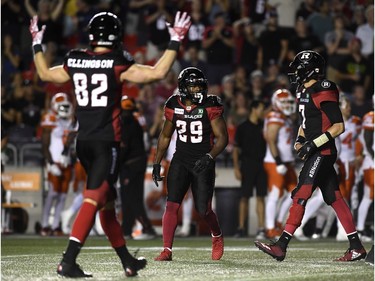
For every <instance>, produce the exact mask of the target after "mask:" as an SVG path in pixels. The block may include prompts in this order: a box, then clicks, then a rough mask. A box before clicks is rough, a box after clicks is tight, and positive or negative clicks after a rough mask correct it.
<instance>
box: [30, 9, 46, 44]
mask: <svg viewBox="0 0 375 281" xmlns="http://www.w3.org/2000/svg"><path fill="white" fill-rule="evenodd" d="M29 30H30V33H31V37H32V39H33V46H34V45H37V44H42V40H43V34H44V31H45V30H46V26H45V25H43V26H42V29H41V30H39V28H38V16H33V18H32V19H31V20H30V26H29Z"/></svg>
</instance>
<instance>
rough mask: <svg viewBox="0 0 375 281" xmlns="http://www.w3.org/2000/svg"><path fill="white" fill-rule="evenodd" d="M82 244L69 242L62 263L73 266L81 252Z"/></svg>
mask: <svg viewBox="0 0 375 281" xmlns="http://www.w3.org/2000/svg"><path fill="white" fill-rule="evenodd" d="M81 248H82V244H81V243H79V242H77V241H74V240H69V243H68V247H67V248H66V251H65V254H64V257H63V261H64V262H66V263H68V264H75V263H76V258H77V256H78V254H79V252H80V251H81Z"/></svg>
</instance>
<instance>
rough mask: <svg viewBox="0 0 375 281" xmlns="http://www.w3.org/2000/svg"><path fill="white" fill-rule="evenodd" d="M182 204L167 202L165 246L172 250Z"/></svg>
mask: <svg viewBox="0 0 375 281" xmlns="http://www.w3.org/2000/svg"><path fill="white" fill-rule="evenodd" d="M179 208H180V204H178V203H175V202H171V201H167V205H166V206H165V211H164V215H163V246H164V248H170V249H172V245H173V238H174V233H175V231H176V227H177V219H178V209H179Z"/></svg>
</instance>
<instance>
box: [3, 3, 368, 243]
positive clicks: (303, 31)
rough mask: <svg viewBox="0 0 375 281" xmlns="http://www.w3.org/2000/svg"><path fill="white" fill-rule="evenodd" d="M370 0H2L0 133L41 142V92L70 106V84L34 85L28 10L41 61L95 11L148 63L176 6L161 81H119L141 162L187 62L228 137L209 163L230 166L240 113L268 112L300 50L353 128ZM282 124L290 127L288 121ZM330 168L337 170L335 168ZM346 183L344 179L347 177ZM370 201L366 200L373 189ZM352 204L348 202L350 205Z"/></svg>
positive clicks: (364, 79)
mask: <svg viewBox="0 0 375 281" xmlns="http://www.w3.org/2000/svg"><path fill="white" fill-rule="evenodd" d="M94 2H95V4H93V3H94ZM372 3H373V2H372V1H366V0H351V1H344V0H304V1H303V0H299V1H276V0H268V1H267V0H244V1H240V0H205V1H200V0H190V1H186V0H171V1H165V0H129V1H110V0H97V1H88V0H4V1H2V9H1V13H2V14H1V16H2V26H1V28H2V54H1V55H2V74H1V83H2V84H1V87H2V88H1V126H2V137H3V136H7V137H8V139H9V142H12V141H13V142H17V141H18V140H19V139H20V138H23V137H30V140H31V139H33V140H37V141H38V140H41V139H42V132H43V122H42V120H43V119H42V117H43V116H45V114H47V113H48V112H49V110H50V109H51V99H52V98H53V97H54V96H55V95H56V94H58V93H65V94H66V95H67V96H68V99H69V100H70V102H72V103H73V106H74V98H73V96H74V95H75V94H74V92H73V90H72V89H73V88H72V85H71V84H70V83H66V84H63V85H61V84H53V83H43V82H42V81H41V80H40V79H39V78H38V75H37V73H36V70H35V66H34V63H33V54H32V50H31V48H30V46H31V37H30V35H29V31H28V27H29V22H30V18H31V17H32V16H34V15H38V17H39V21H40V25H46V32H45V34H44V38H43V42H42V43H43V47H44V52H45V56H46V59H47V62H48V64H49V66H54V65H57V64H61V62H62V60H63V57H64V55H65V54H66V52H67V51H68V50H70V49H72V48H81V47H87V46H88V42H89V41H88V40H89V39H88V37H87V35H86V34H87V32H86V31H87V30H86V28H87V24H88V21H89V20H90V19H91V18H92V16H93V15H95V14H96V13H97V12H99V11H111V12H113V13H114V14H116V15H118V16H119V18H120V19H121V20H122V22H123V26H124V37H123V45H124V48H125V49H126V50H128V51H129V52H130V53H131V54H132V55H133V56H134V59H135V61H136V62H137V63H142V64H153V63H154V62H155V61H157V60H158V58H159V57H160V55H161V54H162V53H163V51H164V50H165V49H166V47H167V45H168V42H169V34H168V30H167V28H166V24H165V23H166V22H171V21H172V20H173V17H174V15H175V13H176V11H178V10H181V11H186V12H188V14H190V15H191V18H192V25H191V27H190V29H189V32H188V34H187V36H186V38H185V40H184V42H183V44H182V48H181V51H180V53H179V57H178V60H177V61H176V62H175V63H174V65H173V67H172V70H171V71H170V72H169V74H168V76H167V78H166V79H164V80H162V81H160V82H155V83H150V84H142V85H138V84H133V83H124V85H123V94H124V95H127V96H128V97H130V98H132V99H134V100H135V102H136V105H137V112H136V115H137V118H138V120H141V122H142V124H141V125H142V128H143V130H144V134H145V136H146V137H145V142H146V145H145V148H146V149H147V152H148V153H149V155H150V156H149V161H150V162H149V164H152V159H153V153H154V150H155V145H156V142H157V138H158V136H159V133H160V131H161V129H162V124H163V119H162V117H163V106H164V103H165V101H166V100H167V98H168V97H169V96H171V95H172V94H173V93H174V91H175V90H176V87H177V76H178V73H179V72H180V71H181V70H182V69H184V68H185V67H188V66H195V67H197V68H199V69H201V70H202V72H203V73H204V74H205V76H206V78H207V80H208V82H209V90H208V93H209V94H214V95H217V96H219V97H220V98H221V100H222V101H223V104H224V108H225V111H224V117H225V119H226V122H227V127H228V135H229V144H228V146H227V147H226V150H225V152H223V153H222V154H221V155H220V156H219V157H218V164H219V165H223V166H227V167H232V166H233V161H232V152H233V147H234V146H235V134H236V128H237V127H238V126H239V125H240V124H241V123H243V122H244V121H245V120H246V119H247V118H248V116H249V114H250V104H251V103H253V102H254V101H261V102H263V103H264V104H265V110H264V115H266V114H267V113H269V112H270V111H271V110H272V96H273V93H274V92H275V91H276V90H278V89H287V90H290V92H291V93H292V94H293V93H294V90H295V89H293V88H292V86H291V84H290V83H289V80H288V76H287V73H288V65H289V63H290V62H291V61H292V60H293V58H294V56H295V55H296V54H297V53H299V52H300V51H302V50H308V49H310V50H314V51H317V52H319V53H320V54H322V55H323V56H324V58H325V60H326V62H327V68H326V76H327V79H329V80H332V81H334V82H336V83H337V85H338V86H339V87H340V91H341V97H342V101H343V103H345V106H343V107H342V110H346V104H349V105H348V107H349V108H350V109H349V110H350V112H349V113H345V114H347V115H348V117H345V116H344V117H345V118H344V119H345V120H347V119H349V117H350V116H357V117H358V118H357V119H356V120H358V122H359V123H358V128H361V124H360V122H361V120H362V118H363V117H364V116H366V114H367V113H368V112H370V111H373V94H374V72H373V71H374V45H373V41H374V10H373V9H374V8H373V5H372ZM273 109H274V108H273ZM292 119H293V118H292ZM292 122H294V124H295V126H294V127H295V128H294V130H296V129H297V127H296V122H297V121H296V120H295V119H294V120H293V121H292ZM366 122H367V123H368V120H367V121H366ZM372 122H373V121H372ZM367 123H366V126H368V124H367ZM372 126H373V123H372ZM372 128H373V127H372ZM360 130H361V129H358V132H357V136H359V134H360V133H359V131H360ZM23 134H24V135H23ZM294 136H295V134H293V138H294ZM355 138H356V137H355ZM292 143H293V142H292ZM342 149H346V146H342ZM360 155H361V152H360V151H359V149H358V151H357V156H358V157H356V159H355V161H356V165H357V166H356V168H357V169H356V172H355V173H356V175H357V182H358V178H361V177H363V171H361V169H359V166H360V165H359V161H360V160H361V159H360ZM351 161H352V160H351ZM6 164H7V163H5V165H6ZM42 164H43V163H41V165H42ZM338 166H340V163H339V165H338ZM338 170H339V171H340V173H341V176H343V174H344V172H345V167H343V166H341V167H339V168H338ZM361 172H362V174H361ZM353 173H354V172H353ZM351 180H352V179H351ZM350 184H351V185H352V186H353V185H354V180H352V181H351V183H350ZM372 184H373V182H372ZM348 192H349V193H350V194H346V196H345V198H346V199H347V200H348V202H349V203H351V195H352V194H353V193H351V188H350V190H349V191H348ZM372 196H373V187H372ZM370 199H371V200H370V201H369V202H367V203H366V204H367V205H369V204H370V203H371V202H372V201H373V197H372V198H370ZM351 204H352V206H353V203H351ZM354 205H356V207H357V208H358V205H359V203H358V202H357V203H356V204H354ZM60 209H61V210H62V209H63V208H61V207H60ZM266 225H267V223H266ZM276 227H277V226H275V228H276ZM357 227H358V226H357ZM363 227H364V226H361V228H362V229H359V230H360V231H362V236H365V237H369V239H372V238H371V236H372V234H371V233H370V234H369V233H367V232H366V233H365V229H364V228H363ZM318 228H319V227H318ZM270 230H271V229H268V233H269V234H267V231H265V230H263V229H259V232H258V234H265V235H266V236H267V237H269V238H274V237H275V236H277V234H278V233H279V232H278V231H277V229H273V230H272V231H270ZM263 231H265V232H263ZM318 234H321V233H318ZM238 235H239V236H241V235H244V233H243V232H240V233H239V234H238Z"/></svg>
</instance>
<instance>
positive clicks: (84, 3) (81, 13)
mask: <svg viewBox="0 0 375 281" xmlns="http://www.w3.org/2000/svg"><path fill="white" fill-rule="evenodd" d="M76 5H77V12H76V15H75V17H74V18H73V23H74V25H75V30H76V31H77V32H78V43H77V44H78V47H81V46H82V47H86V46H87V45H88V44H89V37H88V36H87V32H88V29H87V26H88V23H89V22H90V19H91V18H92V17H93V16H94V15H95V14H96V13H97V12H98V10H97V9H96V7H95V6H94V5H91V1H89V0H76Z"/></svg>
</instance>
